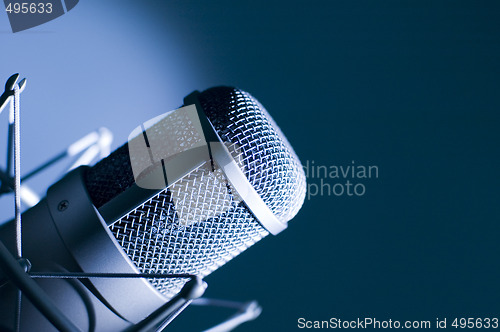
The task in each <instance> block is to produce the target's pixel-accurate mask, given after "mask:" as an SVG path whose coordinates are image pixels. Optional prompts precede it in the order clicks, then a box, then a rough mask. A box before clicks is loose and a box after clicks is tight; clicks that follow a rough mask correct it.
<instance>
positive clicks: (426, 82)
mask: <svg viewBox="0 0 500 332" xmlns="http://www.w3.org/2000/svg"><path fill="white" fill-rule="evenodd" d="M0 20H1V21H0V38H1V41H2V44H1V45H2V51H1V54H0V59H1V60H2V61H1V63H2V66H1V67H0V77H2V78H5V79H6V78H7V77H8V76H10V75H11V74H12V73H13V72H20V73H21V75H23V76H27V77H28V78H29V82H28V87H27V90H26V91H25V92H24V94H23V97H22V106H23V110H22V111H23V114H22V144H23V146H22V147H23V157H22V161H23V169H24V170H29V169H31V168H33V167H34V166H35V165H37V164H39V163H40V162H42V161H44V160H46V159H47V158H48V157H49V156H52V155H54V154H56V153H58V152H59V151H61V150H63V149H64V148H65V147H66V146H67V144H69V143H70V142H73V141H75V140H77V139H78V138H79V137H81V136H83V135H85V134H86V133H87V132H89V131H92V130H94V129H96V128H98V127H100V126H106V127H108V128H109V129H111V130H112V131H113V133H114V135H115V140H114V147H117V146H119V145H121V144H122V143H123V142H124V141H125V140H126V138H127V136H128V134H129V132H130V131H131V130H132V129H133V128H134V127H135V126H137V125H138V124H139V123H141V122H144V121H145V120H147V119H150V118H152V117H153V116H156V115H158V114H160V113H162V112H165V111H167V110H171V109H174V108H177V107H178V106H179V105H180V104H181V102H182V98H183V97H184V96H185V95H186V94H188V93H189V92H191V91H192V90H195V89H198V90H203V89H205V88H208V87H210V86H214V85H218V84H227V85H236V86H239V87H241V88H243V89H245V90H247V91H249V92H251V93H252V94H253V95H255V96H256V97H257V98H258V99H259V100H260V101H261V102H262V103H263V104H264V105H266V107H267V108H268V110H269V111H270V112H271V114H272V115H273V116H274V118H275V120H276V122H277V123H278V124H279V125H280V127H281V129H282V130H283V131H284V132H285V133H286V134H287V137H288V138H289V140H290V141H291V143H292V145H293V146H294V147H295V150H296V152H297V154H298V155H299V156H300V157H301V159H302V162H303V163H305V162H306V161H307V160H309V161H312V160H314V161H315V162H316V164H323V165H348V164H350V163H351V161H353V160H354V161H355V162H356V164H364V165H377V166H378V167H379V173H380V177H379V179H377V180H371V181H367V182H366V187H367V192H366V194H365V195H364V196H363V197H346V196H343V197H335V196H331V197H315V198H313V199H311V200H310V201H306V203H305V204H304V207H303V209H302V210H301V212H300V213H299V215H298V216H297V217H296V218H295V219H294V220H293V221H292V222H291V224H290V226H289V229H288V230H287V231H285V232H283V233H282V234H280V235H279V236H277V237H275V238H271V237H270V238H266V239H265V240H263V241H262V242H260V243H258V244H257V245H256V246H255V247H253V248H251V249H250V250H248V251H247V252H245V253H243V254H242V255H241V256H240V257H238V258H237V259H235V260H233V261H231V263H230V264H228V265H227V266H225V267H224V268H222V269H220V270H218V271H216V272H215V273H214V274H213V275H211V276H209V277H208V278H207V281H208V282H209V288H208V290H207V296H210V297H220V298H227V299H234V300H251V299H257V300H259V302H260V303H261V305H262V306H263V307H264V312H263V313H262V315H261V317H260V318H259V319H258V320H256V321H254V322H252V323H248V324H246V325H244V326H242V327H241V328H240V329H239V331H276V330H285V331H289V330H296V329H297V319H298V318H299V317H305V318H307V319H311V320H327V319H329V318H330V317H338V318H341V319H343V320H347V319H355V318H357V317H376V318H377V319H379V320H382V319H389V318H391V319H393V320H401V321H403V320H407V319H408V320H414V319H415V320H431V321H432V322H434V321H435V318H438V317H439V318H444V317H448V318H449V319H451V318H455V317H492V316H496V317H498V316H499V315H500V311H499V309H500V305H499V301H498V298H499V295H500V286H499V282H498V280H499V277H500V269H499V260H498V253H499V252H500V245H499V240H498V236H499V234H500V226H499V222H500V218H499V212H500V211H499V198H500V197H499V193H498V188H499V187H500V186H499V185H500V183H499V177H498V169H499V166H500V165H499V158H498V157H499V148H498V144H499V142H500V140H499V138H500V137H499V124H500V121H499V120H500V116H499V111H500V107H499V106H500V103H499V98H498V96H499V94H498V91H499V88H500V80H499V74H500V64H499V58H500V3H498V2H494V1H446V2H444V1H433V2H430V1H425V2H424V1H380V2H373V1H357V2H352V1H336V2H329V1H328V2H327V1H325V2H317V1H313V2H293V1H291V2H290V1H288V2H283V1H281V2H277V1H262V2H259V1H257V2H256V1H252V2H234V1H216V2H201V1H194V2H189V3H186V2H183V1H169V2H166V3H163V4H159V2H156V1H152V0H148V1H140V2H139V1H136V2H132V1H123V0H121V1H118V0H115V1H106V2H105V3H104V1H97V0H82V1H80V3H79V4H78V5H77V7H75V8H74V9H73V10H72V11H71V12H69V13H68V14H66V15H64V16H62V17H60V18H59V19H57V20H55V21H52V22H49V23H47V24H45V25H43V26H40V27H37V28H35V29H32V30H29V31H26V32H21V33H18V34H12V33H11V32H10V28H9V26H8V21H7V16H6V14H0ZM6 113H7V112H4V114H2V115H1V116H0V121H2V122H4V123H5V125H4V126H0V127H1V128H0V129H2V130H3V131H2V132H0V137H5V135H6V133H5V132H6V130H5V128H6V126H7V124H6V121H7V114H6ZM0 142H4V141H3V139H2V141H0ZM1 145H2V146H1V147H0V156H1V155H4V151H3V150H1V149H4V147H3V146H4V145H5V144H1ZM60 171H61V170H59V173H58V171H53V172H49V173H47V174H46V175H44V176H42V177H40V178H38V179H35V180H34V181H32V183H31V184H32V186H33V187H34V188H36V189H37V190H38V192H39V193H43V192H44V190H45V188H46V187H47V186H48V185H49V184H50V183H52V182H53V181H54V180H55V179H56V178H57V176H58V175H60ZM11 204H12V197H2V198H1V199H0V208H1V211H2V217H4V219H7V218H9V217H10V216H11V215H12V214H13V211H12V210H13V208H12V207H11ZM228 314H230V312H224V311H222V312H220V311H214V310H209V309H202V308H194V307H193V308H188V310H187V311H186V313H184V314H183V315H182V316H180V317H179V318H178V319H177V320H176V321H174V323H173V324H172V328H171V330H172V331H196V330H200V329H202V328H206V327H208V326H210V325H211V324H212V323H216V322H217V321H219V320H220V319H222V318H223V317H224V315H228Z"/></svg>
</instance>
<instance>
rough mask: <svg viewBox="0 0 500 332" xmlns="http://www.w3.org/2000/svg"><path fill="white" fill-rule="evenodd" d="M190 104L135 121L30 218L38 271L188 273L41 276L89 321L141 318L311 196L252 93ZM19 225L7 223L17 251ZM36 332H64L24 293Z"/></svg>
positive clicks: (8, 308) (55, 297)
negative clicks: (120, 141) (121, 140)
mask: <svg viewBox="0 0 500 332" xmlns="http://www.w3.org/2000/svg"><path fill="white" fill-rule="evenodd" d="M184 105H185V106H184V107H182V108H180V109H179V110H176V111H173V112H169V113H167V114H166V115H163V116H160V117H157V118H155V119H154V121H150V122H148V123H145V124H143V125H141V126H139V127H138V128H136V130H134V131H133V133H132V135H131V137H130V139H129V142H128V143H126V144H124V145H123V146H121V147H120V148H118V149H117V150H115V151H114V152H113V153H111V154H110V155H109V156H108V157H106V158H104V159H103V160H101V161H100V162H98V163H97V164H96V165H94V166H93V167H80V168H77V169H75V170H73V171H71V172H70V173H68V174H67V175H66V176H65V177H64V178H63V179H61V180H60V181H59V182H57V183H56V184H54V185H53V186H51V187H50V188H49V190H48V191H47V196H46V198H45V199H43V200H42V201H41V202H40V203H39V204H38V205H36V206H35V207H33V208H31V209H29V210H27V211H26V212H25V213H23V215H22V217H23V245H24V248H23V256H24V257H25V258H26V259H28V260H29V261H30V263H31V265H32V271H34V272H38V273H42V272H48V271H50V272H53V271H56V272H86V273H136V274H142V273H148V274H152V275H153V274H159V273H162V274H163V273H168V274H173V275H178V276H180V277H178V278H134V279H106V278H96V279H80V281H75V280H70V279H64V280H60V279H58V280H55V279H51V280H45V279H44V280H39V285H41V287H42V288H43V290H44V291H45V292H46V293H47V294H48V297H50V299H51V300H52V301H53V302H54V303H55V305H56V306H57V307H58V308H59V309H60V310H61V311H62V312H63V313H64V314H65V315H66V316H67V317H68V318H69V319H70V320H71V321H72V322H73V323H74V324H75V325H76V326H78V328H80V329H81V330H95V331H117V330H124V329H127V328H129V327H130V326H131V325H133V324H135V323H138V322H140V321H141V320H143V319H144V318H145V317H147V316H148V315H150V314H151V313H152V312H153V311H155V310H156V309H158V308H160V307H161V306H162V305H164V304H165V303H166V302H167V301H168V300H170V299H173V298H175V297H176V296H177V295H178V294H179V292H180V291H181V289H182V287H183V286H184V284H185V283H186V278H181V276H182V275H196V276H199V277H201V278H203V277H205V276H207V275H209V274H210V273H212V272H213V271H215V270H216V269H218V268H219V267H221V266H222V265H224V264H225V263H227V262H228V261H230V260H231V259H232V258H234V257H236V256H237V255H238V254H240V253H241V252H243V251H244V250H246V249H247V248H249V247H250V246H252V245H253V244H255V243H256V242H258V241H260V240H261V239H262V238H264V237H266V236H267V235H268V234H269V233H271V234H278V233H279V232H281V231H282V230H284V229H285V228H286V226H287V223H288V221H289V220H291V219H292V218H293V217H294V216H295V215H296V214H297V212H298V211H299V209H300V208H301V206H302V204H303V201H304V198H305V192H306V180H305V174H304V171H303V168H302V166H301V163H300V161H299V158H298V157H297V156H296V154H295V152H294V151H293V149H292V147H291V145H290V144H289V142H288V141H287V139H286V137H285V136H284V135H283V133H282V132H281V130H280V129H279V127H278V126H277V125H276V123H275V122H274V120H273V119H272V117H271V116H270V115H269V113H268V112H267V110H266V109H265V108H264V107H263V106H262V105H261V104H260V103H259V102H258V101H257V100H256V99H255V98H254V97H253V96H252V95H250V94H249V93H247V92H245V91H242V90H240V89H237V88H233V87H215V88H211V89H208V90H206V91H204V92H202V93H199V92H194V93H192V94H191V95H189V96H188V97H186V98H185V100H184ZM13 224H14V223H13V222H9V223H7V224H6V225H4V226H2V227H1V228H0V239H1V240H2V242H3V243H4V244H5V245H6V246H7V247H8V248H9V249H10V250H11V252H14V248H15V243H14V239H15V237H14V225H13ZM1 274H2V271H1V270H0V275H1ZM0 297H1V298H2V299H4V298H5V299H11V298H12V299H14V298H15V294H14V287H7V286H4V287H1V288H0ZM11 302H14V300H13V301H10V300H9V301H2V302H1V303H0V322H2V323H0V326H1V324H4V325H5V326H4V328H11V329H12V326H11V325H9V323H8V322H9V321H11V320H12V315H13V311H14V309H13V305H12V304H11ZM5 322H7V323H5ZM33 329H36V330H41V331H52V330H55V329H54V327H52V325H51V324H50V323H49V322H48V321H47V319H45V318H44V317H43V316H42V315H41V314H40V313H39V312H38V311H37V309H36V308H34V307H33V306H32V305H31V304H30V303H29V302H28V301H23V307H22V312H21V330H26V331H30V330H33Z"/></svg>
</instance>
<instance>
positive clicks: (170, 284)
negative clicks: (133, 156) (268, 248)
mask: <svg viewBox="0 0 500 332" xmlns="http://www.w3.org/2000/svg"><path fill="white" fill-rule="evenodd" d="M199 100H200V103H201V105H202V107H203V109H204V110H205V113H206V114H207V117H208V118H209V120H210V122H211V123H212V124H213V126H214V127H215V129H216V131H217V133H218V134H219V136H220V137H221V139H222V140H223V141H224V142H225V144H226V145H227V146H228V150H229V151H230V152H231V153H232V155H233V158H234V159H235V161H236V162H237V163H238V165H239V166H240V167H241V169H242V171H243V173H244V174H245V175H246V177H247V179H248V180H249V182H250V183H251V184H252V185H253V187H254V189H255V190H256V191H257V193H258V194H259V195H260V197H262V199H263V200H264V202H265V203H266V204H267V206H268V207H269V208H270V209H271V211H272V212H273V213H274V214H275V215H276V217H277V218H278V219H280V220H281V221H283V222H286V221H288V220H290V219H291V218H293V216H295V214H296V213H297V212H298V210H299V209H300V207H301V206H302V203H303V201H304V197H305V192H306V182H305V174H304V171H303V169H302V166H301V163H300V161H299V159H298V158H297V156H296V155H295V153H294V151H293V149H292V148H291V146H290V144H289V143H288V141H287V139H286V138H285V136H284V135H283V133H282V132H281V131H280V129H279V127H278V126H277V125H276V123H274V121H273V119H272V118H271V116H270V115H269V114H268V112H267V111H266V110H265V108H264V107H263V106H262V105H261V104H260V103H259V102H258V101H257V100H256V99H254V98H253V97H252V96H251V95H250V94H248V93H246V92H244V91H241V90H239V89H235V88H230V87H217V88H212V89H209V90H206V91H204V92H203V93H201V94H200V95H199ZM127 157H128V155H127ZM113 158H115V157H113ZM115 159H116V158H115ZM118 159H119V161H120V162H126V161H121V159H120V158H118ZM106 165H107V162H105V161H103V162H101V163H99V164H97V165H96V166H94V168H93V169H91V170H90V171H89V173H88V175H87V181H88V188H90V189H89V192H90V194H91V197H92V198H93V201H94V203H95V204H96V206H98V205H101V204H104V203H105V202H106V201H108V200H109V199H111V198H110V197H109V192H112V193H113V195H115V194H118V193H119V192H121V191H123V190H125V189H126V188H127V187H129V186H130V185H131V184H132V183H133V179H131V178H130V174H129V173H130V164H129V163H128V164H126V165H125V166H126V167H127V169H128V171H127V172H126V173H127V174H126V176H125V177H123V176H121V175H120V176H121V177H119V178H117V181H114V179H115V178H116V177H117V175H114V174H110V175H109V176H104V175H103V174H104V173H107V170H108V168H109V167H108V168H107V167H106ZM208 166H209V165H206V164H205V165H203V166H200V167H199V168H198V169H196V170H194V171H192V172H191V173H189V174H186V175H185V176H184V177H183V178H182V179H181V180H180V181H178V182H176V183H175V184H173V185H171V186H170V187H168V188H166V189H164V190H162V191H160V192H159V193H158V194H157V195H156V196H154V197H153V198H152V199H150V200H148V201H147V202H145V203H144V204H142V205H141V206H138V207H137V208H135V209H134V210H133V211H131V212H130V213H128V214H127V215H125V216H123V217H122V218H120V219H119V220H118V221H117V222H115V223H114V224H112V225H111V226H109V228H110V230H111V232H112V233H113V234H114V236H115V237H116V239H117V240H118V242H119V244H120V245H121V246H122V247H123V249H124V250H125V252H126V253H127V255H128V256H129V257H130V258H131V260H132V261H133V262H134V263H135V264H136V265H137V267H138V268H139V270H140V271H141V272H144V273H153V272H154V273H159V272H162V273H192V274H197V275H199V276H201V277H204V276H206V275H208V274H210V273H211V272H213V271H214V270H216V269H217V268H219V267H220V266H222V265H223V264H225V263H226V262H228V261H229V260H231V259H232V258H234V257H235V256H236V255H238V254H239V253H241V252H242V251H244V250H245V249H247V248H248V247H250V246H251V245H253V244H254V243H256V242H257V241H259V240H260V239H262V238H263V237H265V236H266V235H268V232H267V231H266V230H265V229H264V228H263V227H262V226H261V225H260V223H259V222H258V221H257V220H256V219H255V218H254V216H253V215H252V213H251V212H250V211H249V210H248V208H247V207H246V206H245V204H244V202H240V199H239V198H238V197H237V195H236V193H233V192H232V187H231V185H229V183H228V182H227V180H226V179H225V178H224V176H223V174H222V172H220V170H216V171H215V172H213V171H212V170H211V167H208ZM114 169H115V170H116V168H114ZM104 171H106V172H104ZM110 178H111V179H112V180H113V181H112V182H113V185H112V189H110V190H102V189H101V190H97V189H96V190H94V189H93V188H94V187H100V186H101V185H107V182H105V180H106V181H109V179H110ZM101 193H104V194H102V195H101ZM185 282H186V280H185V279H156V280H151V283H152V284H153V285H154V286H155V287H156V288H157V289H158V290H159V291H161V292H162V293H163V294H164V295H165V296H167V297H172V296H173V295H175V294H176V293H177V292H178V291H179V290H180V288H181V287H182V285H183V284H184V283H185Z"/></svg>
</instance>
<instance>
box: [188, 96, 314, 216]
mask: <svg viewBox="0 0 500 332" xmlns="http://www.w3.org/2000/svg"><path fill="white" fill-rule="evenodd" d="M198 98H199V100H200V104H201V106H202V107H203V109H204V111H205V113H206V115H207V117H208V119H209V120H210V122H211V123H212V125H213V126H214V128H215V130H216V131H217V134H218V135H219V137H220V138H221V139H222V141H223V142H227V143H230V145H233V146H237V147H238V149H229V150H230V152H231V153H232V156H233V158H234V159H235V160H236V161H239V164H240V167H241V168H242V171H243V172H244V174H245V176H246V178H247V179H248V181H250V183H251V184H252V186H253V188H254V189H255V190H256V191H257V193H258V194H259V196H260V197H261V198H262V199H263V200H264V202H265V203H266V205H267V206H268V207H269V208H270V209H271V211H272V212H273V213H274V214H275V215H276V217H277V218H278V219H279V220H280V221H282V222H287V221H289V220H290V219H292V218H293V217H294V216H295V215H296V214H297V212H298V211H299V209H300V208H301V207H302V203H303V202H304V197H305V193H306V178H305V174H304V170H303V168H302V165H301V163H300V160H299V158H298V157H297V155H296V154H295V152H294V150H293V148H292V147H291V145H290V143H289V142H288V140H287V139H286V137H285V135H283V133H282V132H281V130H280V128H279V127H278V125H276V123H275V122H274V120H273V118H272V117H271V116H270V115H269V113H268V112H267V110H266V109H265V108H264V106H262V105H261V104H260V103H259V102H258V101H257V99H255V98H254V97H253V96H252V95H250V94H249V93H248V92H245V91H242V90H240V89H237V88H232V87H215V88H211V89H208V90H206V91H204V92H203V93H201V94H200V96H199V97H198ZM241 162H242V163H243V164H241Z"/></svg>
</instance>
